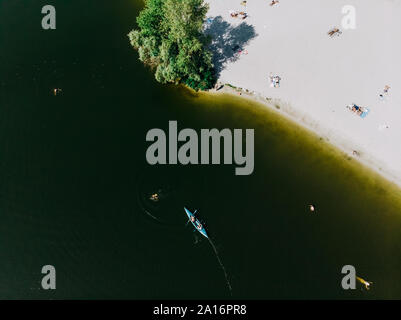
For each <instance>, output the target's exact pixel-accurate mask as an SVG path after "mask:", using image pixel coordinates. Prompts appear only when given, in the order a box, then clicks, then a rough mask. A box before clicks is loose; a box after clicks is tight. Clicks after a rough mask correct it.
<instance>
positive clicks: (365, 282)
mask: <svg viewBox="0 0 401 320" xmlns="http://www.w3.org/2000/svg"><path fill="white" fill-rule="evenodd" d="M356 279H357V280H358V281H359V282H360V283H362V285H364V286H365V289H366V290H369V289H370V285H371V284H373V282H370V281H366V280H364V279H362V278H360V277H358V276H357V277H356Z"/></svg>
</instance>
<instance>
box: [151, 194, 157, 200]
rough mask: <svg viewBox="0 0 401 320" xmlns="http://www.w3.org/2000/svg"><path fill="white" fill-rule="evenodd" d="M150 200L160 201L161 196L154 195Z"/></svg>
mask: <svg viewBox="0 0 401 320" xmlns="http://www.w3.org/2000/svg"><path fill="white" fill-rule="evenodd" d="M150 200H153V201H159V195H158V194H157V193H155V194H152V195H151V196H150Z"/></svg>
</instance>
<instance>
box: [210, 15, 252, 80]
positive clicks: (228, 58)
mask: <svg viewBox="0 0 401 320" xmlns="http://www.w3.org/2000/svg"><path fill="white" fill-rule="evenodd" d="M209 19H210V20H209ZM209 19H208V20H209V21H210V23H209V24H207V25H206V27H205V34H207V35H209V36H210V37H211V44H210V46H209V48H210V50H211V51H212V53H213V64H214V68H215V72H216V76H217V78H218V77H219V75H220V73H221V71H222V70H223V69H224V66H225V64H226V63H227V62H234V61H236V60H238V59H239V58H240V56H239V54H238V52H239V51H240V50H244V47H245V46H246V45H247V44H248V43H249V42H250V41H251V40H252V39H253V38H255V37H256V36H257V34H256V33H255V28H254V27H253V26H251V25H249V24H247V23H246V22H242V23H241V24H239V25H238V26H233V25H231V24H230V23H228V22H227V21H224V20H223V18H222V17H221V16H217V17H214V18H209Z"/></svg>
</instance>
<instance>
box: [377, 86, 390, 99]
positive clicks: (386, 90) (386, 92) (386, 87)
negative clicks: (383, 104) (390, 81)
mask: <svg viewBox="0 0 401 320" xmlns="http://www.w3.org/2000/svg"><path fill="white" fill-rule="evenodd" d="M389 89H390V86H388V85H385V86H384V89H383V93H380V94H379V98H380V100H383V99H384V95H387V94H388V90H389Z"/></svg>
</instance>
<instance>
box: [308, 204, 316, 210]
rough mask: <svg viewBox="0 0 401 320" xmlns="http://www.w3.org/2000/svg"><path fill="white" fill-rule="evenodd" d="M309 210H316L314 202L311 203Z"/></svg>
mask: <svg viewBox="0 0 401 320" xmlns="http://www.w3.org/2000/svg"><path fill="white" fill-rule="evenodd" d="M309 210H310V211H311V212H315V206H314V205H313V204H310V205H309Z"/></svg>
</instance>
